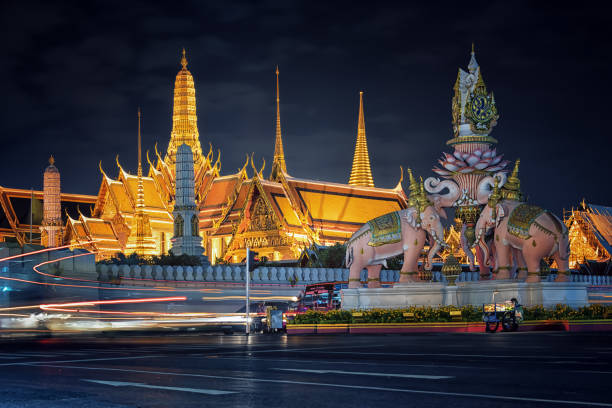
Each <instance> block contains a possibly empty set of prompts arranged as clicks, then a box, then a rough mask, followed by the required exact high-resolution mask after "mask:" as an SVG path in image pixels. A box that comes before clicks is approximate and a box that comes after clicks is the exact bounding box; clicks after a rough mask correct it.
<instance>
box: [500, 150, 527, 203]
mask: <svg viewBox="0 0 612 408" xmlns="http://www.w3.org/2000/svg"><path fill="white" fill-rule="evenodd" d="M520 164H521V159H517V160H516V162H515V163H514V169H513V170H512V174H510V176H509V177H508V180H507V181H506V183H505V184H504V186H503V188H502V192H501V193H502V197H503V198H506V199H508V200H516V201H523V193H522V192H521V180H520V179H519V177H518V173H519V165H520Z"/></svg>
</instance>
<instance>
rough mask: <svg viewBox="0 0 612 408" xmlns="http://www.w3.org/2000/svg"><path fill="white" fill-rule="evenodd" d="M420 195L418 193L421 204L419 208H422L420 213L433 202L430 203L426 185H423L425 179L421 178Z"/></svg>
mask: <svg viewBox="0 0 612 408" xmlns="http://www.w3.org/2000/svg"><path fill="white" fill-rule="evenodd" d="M419 180H420V182H419V193H418V196H417V197H418V198H417V200H418V202H419V207H420V211H423V210H425V207H427V206H428V205H430V204H431V202H430V201H429V199H428V198H427V194H426V193H425V184H424V183H423V177H421V176H420V177H419Z"/></svg>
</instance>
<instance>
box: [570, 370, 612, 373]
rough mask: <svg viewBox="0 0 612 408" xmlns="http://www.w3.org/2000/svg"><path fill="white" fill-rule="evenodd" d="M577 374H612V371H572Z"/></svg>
mask: <svg viewBox="0 0 612 408" xmlns="http://www.w3.org/2000/svg"><path fill="white" fill-rule="evenodd" d="M571 371H573V372H575V373H594V374H612V371H595V370H571Z"/></svg>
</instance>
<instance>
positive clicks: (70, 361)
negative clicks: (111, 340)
mask: <svg viewBox="0 0 612 408" xmlns="http://www.w3.org/2000/svg"><path fill="white" fill-rule="evenodd" d="M157 357H167V356H161V355H150V356H127V357H108V358H82V359H78V360H59V361H26V362H23V363H22V362H19V363H3V364H0V366H17V365H43V364H57V363H81V362H87V361H112V360H133V359H137V358H157Z"/></svg>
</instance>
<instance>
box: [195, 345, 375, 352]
mask: <svg viewBox="0 0 612 408" xmlns="http://www.w3.org/2000/svg"><path fill="white" fill-rule="evenodd" d="M371 347H379V348H380V344H370V345H359V346H342V347H337V346H326V347H307V348H296V349H291V348H282V349H271V350H257V349H251V350H249V349H246V350H240V351H226V352H223V351H222V352H220V353H215V354H216V355H227V354H244V353H248V354H252V353H282V352H284V353H290V352H293V351H298V352H303V351H312V350H329V349H350V348H371ZM326 353H328V352H326ZM336 353H346V354H353V353H352V352H350V351H337V352H336ZM202 355H206V354H202Z"/></svg>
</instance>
